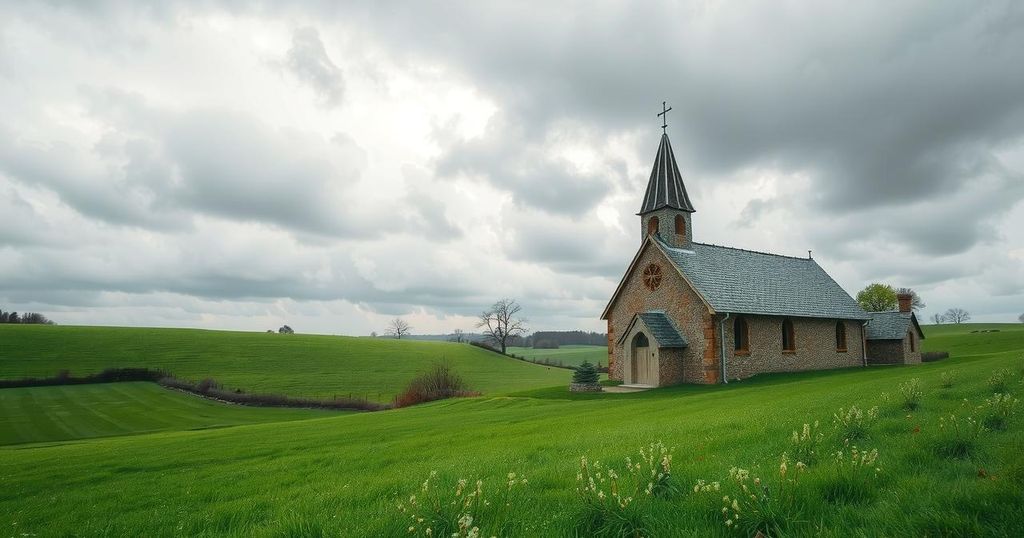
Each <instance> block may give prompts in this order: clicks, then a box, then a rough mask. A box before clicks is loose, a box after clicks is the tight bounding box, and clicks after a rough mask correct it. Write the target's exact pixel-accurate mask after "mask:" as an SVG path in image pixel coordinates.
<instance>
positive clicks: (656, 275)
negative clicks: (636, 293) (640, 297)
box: [644, 263, 661, 291]
mask: <svg viewBox="0 0 1024 538" xmlns="http://www.w3.org/2000/svg"><path fill="white" fill-rule="evenodd" d="M660 285H661V267H660V266H659V265H658V264H656V263H652V264H650V265H648V266H647V268H646V269H644V286H647V289H649V290H651V291H654V290H656V289H658V286H660Z"/></svg>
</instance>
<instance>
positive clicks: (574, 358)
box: [508, 346, 608, 366]
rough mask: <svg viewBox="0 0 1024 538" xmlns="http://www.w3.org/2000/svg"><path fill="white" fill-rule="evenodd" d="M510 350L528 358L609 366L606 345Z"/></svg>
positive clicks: (566, 364) (565, 363)
mask: <svg viewBox="0 0 1024 538" xmlns="http://www.w3.org/2000/svg"><path fill="white" fill-rule="evenodd" d="M508 352H509V353H512V354H515V355H519V356H520V357H526V358H528V359H535V360H544V359H549V360H552V361H559V362H561V363H562V364H564V365H565V366H579V365H581V364H583V361H590V364H598V363H600V364H601V365H602V366H608V348H607V347H605V346H562V347H560V348H558V349H533V348H532V347H510V348H508Z"/></svg>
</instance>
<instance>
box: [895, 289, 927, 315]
mask: <svg viewBox="0 0 1024 538" xmlns="http://www.w3.org/2000/svg"><path fill="white" fill-rule="evenodd" d="M901 293H909V294H910V296H911V299H910V308H911V310H921V309H923V308H924V307H926V306H928V305H926V304H924V301H922V300H921V296H920V295H918V294H917V292H916V291H914V290H912V289H910V288H900V289H898V290H896V294H897V295H899V294H901Z"/></svg>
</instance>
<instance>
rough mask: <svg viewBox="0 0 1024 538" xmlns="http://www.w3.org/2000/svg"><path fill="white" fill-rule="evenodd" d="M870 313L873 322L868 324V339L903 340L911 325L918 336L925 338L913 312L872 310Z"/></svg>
mask: <svg viewBox="0 0 1024 538" xmlns="http://www.w3.org/2000/svg"><path fill="white" fill-rule="evenodd" d="M869 315H870V316H871V322H869V323H868V326H867V338H868V340H903V337H904V336H906V334H907V332H908V331H909V330H910V326H911V325H913V326H914V329H915V330H916V331H917V334H918V336H919V337H920V338H924V332H923V331H922V330H921V326H920V325H918V323H917V316H915V315H914V313H913V312H897V311H891V312H870V313H869Z"/></svg>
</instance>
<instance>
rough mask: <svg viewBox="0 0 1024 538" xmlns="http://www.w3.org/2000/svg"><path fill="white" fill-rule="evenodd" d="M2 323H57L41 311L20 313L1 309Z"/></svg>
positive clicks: (0, 317)
mask: <svg viewBox="0 0 1024 538" xmlns="http://www.w3.org/2000/svg"><path fill="white" fill-rule="evenodd" d="M0 323H22V324H29V325H56V323H54V322H53V320H51V319H49V318H47V317H46V316H44V315H42V314H40V313H39V312H25V313H24V314H18V313H17V312H4V311H3V310H0Z"/></svg>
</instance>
